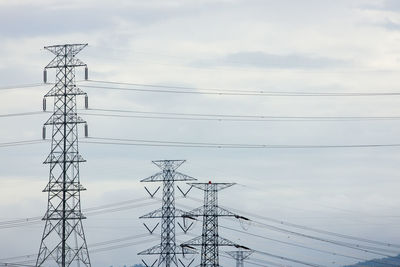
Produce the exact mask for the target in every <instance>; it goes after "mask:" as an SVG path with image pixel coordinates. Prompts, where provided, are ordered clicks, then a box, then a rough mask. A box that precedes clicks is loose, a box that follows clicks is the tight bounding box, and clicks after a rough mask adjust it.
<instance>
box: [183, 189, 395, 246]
mask: <svg viewBox="0 0 400 267" xmlns="http://www.w3.org/2000/svg"><path fill="white" fill-rule="evenodd" d="M188 198H189V199H192V200H195V201H198V202H199V201H202V200H200V199H196V198H193V197H190V196H188ZM229 209H231V210H233V211H236V212H238V213H240V214H243V215H248V216H251V217H254V218H258V219H261V220H266V221H269V222H273V223H277V224H279V225H285V226H289V227H294V228H297V229H302V230H306V231H311V232H315V233H319V234H325V235H330V236H334V237H340V238H344V239H350V240H354V241H359V242H364V243H369V244H374V245H378V246H383V247H388V248H400V244H394V243H389V242H383V241H377V240H372V239H368V238H362V237H357V236H352V235H347V234H341V233H336V232H332V231H327V230H322V229H317V228H313V227H309V226H305V225H300V224H295V223H290V222H286V221H282V220H278V219H274V218H270V217H266V216H262V215H259V214H254V213H250V212H248V211H241V210H238V209H235V208H229Z"/></svg>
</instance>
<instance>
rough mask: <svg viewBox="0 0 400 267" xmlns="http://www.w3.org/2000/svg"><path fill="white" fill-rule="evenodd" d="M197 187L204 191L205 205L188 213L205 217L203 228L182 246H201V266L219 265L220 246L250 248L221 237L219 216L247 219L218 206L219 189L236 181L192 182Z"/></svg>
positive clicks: (192, 215) (211, 266) (191, 215)
mask: <svg viewBox="0 0 400 267" xmlns="http://www.w3.org/2000/svg"><path fill="white" fill-rule="evenodd" d="M189 185H192V186H193V187H195V188H198V189H200V190H203V191H204V204H203V207H200V208H197V209H194V210H192V211H190V212H189V213H187V214H186V216H187V217H189V218H193V217H198V216H202V217H203V230H202V234H201V236H199V237H196V238H194V239H192V240H189V241H186V242H184V243H183V244H182V245H181V246H182V247H186V248H193V247H195V246H200V247H201V263H200V266H201V267H219V247H220V246H233V247H236V248H243V249H248V248H246V247H244V246H241V245H238V244H235V243H233V242H232V241H229V240H228V239H225V238H223V237H220V236H219V234H218V217H222V216H223V217H235V218H238V219H240V218H241V219H246V220H247V218H245V217H242V216H239V215H236V214H234V213H232V212H230V211H228V210H226V209H223V208H221V207H219V206H218V191H220V190H222V189H225V188H228V187H231V186H232V185H234V183H211V181H210V182H208V183H190V184H189Z"/></svg>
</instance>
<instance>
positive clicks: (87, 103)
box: [85, 95, 89, 109]
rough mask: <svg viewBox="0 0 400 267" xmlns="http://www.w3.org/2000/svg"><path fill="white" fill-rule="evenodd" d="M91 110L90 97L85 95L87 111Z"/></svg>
mask: <svg viewBox="0 0 400 267" xmlns="http://www.w3.org/2000/svg"><path fill="white" fill-rule="evenodd" d="M88 108H89V97H88V95H85V109H88Z"/></svg>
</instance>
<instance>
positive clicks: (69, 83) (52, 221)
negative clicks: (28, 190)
mask: <svg viewBox="0 0 400 267" xmlns="http://www.w3.org/2000/svg"><path fill="white" fill-rule="evenodd" d="M86 46H87V44H67V45H56V46H48V47H45V49H46V50H48V51H50V52H52V53H53V54H54V55H55V58H54V59H53V60H52V61H51V62H50V63H49V64H48V65H47V66H46V67H45V70H46V69H50V68H54V69H55V70H56V81H55V85H54V87H53V88H52V89H51V90H50V91H49V92H48V93H47V94H46V95H45V98H47V97H53V98H54V111H53V114H52V115H51V117H50V118H49V119H48V120H47V122H46V123H45V126H46V125H51V127H52V141H51V152H50V154H49V156H48V157H47V159H46V160H45V162H44V163H45V164H49V165H50V175H49V183H48V184H47V186H46V187H45V189H44V190H43V191H44V192H47V193H48V206H47V211H46V213H45V215H44V217H43V220H44V221H45V222H46V223H45V227H44V231H43V236H42V240H41V243H40V249H39V254H38V258H37V261H36V266H37V267H39V266H61V267H66V266H74V265H76V266H87V267H90V266H91V265H90V259H89V253H88V249H87V244H86V239H85V234H84V231H83V226H82V219H85V217H84V215H83V214H82V212H81V202H80V192H81V191H82V190H85V189H84V188H83V186H82V185H81V183H80V179H79V163H81V162H85V160H84V159H83V158H82V156H81V155H80V154H79V151H78V124H81V123H85V121H84V120H83V119H81V118H80V117H78V115H77V106H76V96H77V95H86V93H84V92H82V91H81V90H80V89H79V88H78V87H77V86H76V84H75V67H80V66H86V64H84V63H83V62H82V61H80V60H79V59H77V58H76V57H75V56H76V55H77V54H78V53H79V52H80V51H81V50H82V49H83V48H85V47H86ZM45 77H46V76H45ZM44 103H45V101H44ZM44 108H45V104H44Z"/></svg>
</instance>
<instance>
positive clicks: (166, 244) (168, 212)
mask: <svg viewBox="0 0 400 267" xmlns="http://www.w3.org/2000/svg"><path fill="white" fill-rule="evenodd" d="M184 162H185V160H157V161H153V163H154V164H155V165H157V166H158V167H159V168H160V169H161V172H158V173H156V174H154V175H152V176H150V177H149V178H146V179H143V180H141V182H162V183H163V192H162V207H161V209H158V210H155V211H153V212H150V213H148V214H146V215H143V216H141V217H140V218H141V219H142V218H160V219H161V243H160V245H156V246H154V247H152V248H149V249H147V250H145V251H142V252H140V253H138V255H155V254H159V255H160V257H159V260H158V266H161V265H163V266H165V267H170V266H171V265H172V264H174V265H175V266H178V262H177V258H176V254H180V253H182V254H189V253H192V251H191V250H190V249H187V248H186V249H184V250H181V249H177V247H176V243H175V218H177V217H182V216H183V214H184V213H185V212H184V211H182V210H179V209H176V208H175V182H176V181H193V180H196V179H195V178H193V177H190V176H188V175H186V174H183V173H180V172H177V171H176V169H177V168H179V167H180V166H181V165H182V164H183V163H184ZM150 195H151V196H154V194H150ZM146 227H147V226H146ZM149 231H150V230H149ZM153 231H154V229H153V230H152V231H151V233H152V232H153Z"/></svg>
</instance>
